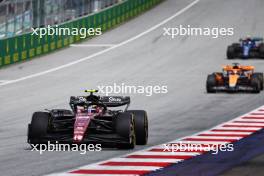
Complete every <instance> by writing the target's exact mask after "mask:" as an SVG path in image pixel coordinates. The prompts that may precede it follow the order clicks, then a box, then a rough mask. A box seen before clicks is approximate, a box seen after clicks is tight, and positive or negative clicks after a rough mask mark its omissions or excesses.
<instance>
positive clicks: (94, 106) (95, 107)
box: [88, 105, 97, 113]
mask: <svg viewBox="0 0 264 176" xmlns="http://www.w3.org/2000/svg"><path fill="white" fill-rule="evenodd" d="M96 112H97V106H96V105H91V106H89V107H88V113H96Z"/></svg>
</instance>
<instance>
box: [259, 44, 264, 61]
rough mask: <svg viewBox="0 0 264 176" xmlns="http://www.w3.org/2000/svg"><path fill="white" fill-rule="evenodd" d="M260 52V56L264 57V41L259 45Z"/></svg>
mask: <svg viewBox="0 0 264 176" xmlns="http://www.w3.org/2000/svg"><path fill="white" fill-rule="evenodd" d="M259 54H260V57H262V58H264V43H262V44H260V46H259Z"/></svg>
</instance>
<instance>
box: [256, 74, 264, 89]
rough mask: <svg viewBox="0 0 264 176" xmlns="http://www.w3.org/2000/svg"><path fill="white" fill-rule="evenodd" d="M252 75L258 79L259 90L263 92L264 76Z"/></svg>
mask: <svg viewBox="0 0 264 176" xmlns="http://www.w3.org/2000/svg"><path fill="white" fill-rule="evenodd" d="M253 75H256V77H257V78H258V79H259V81H260V90H263V84H264V83H263V81H264V76H263V73H258V72H256V73H254V74H253Z"/></svg>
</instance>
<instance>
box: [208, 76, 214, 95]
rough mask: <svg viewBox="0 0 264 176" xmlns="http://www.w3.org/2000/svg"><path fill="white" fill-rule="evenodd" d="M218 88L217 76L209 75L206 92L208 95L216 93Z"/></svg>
mask: <svg viewBox="0 0 264 176" xmlns="http://www.w3.org/2000/svg"><path fill="white" fill-rule="evenodd" d="M215 86H216V79H215V75H214V74H211V75H208V77H207V81H206V91H207V93H215V92H216V91H215V90H214V87H215Z"/></svg>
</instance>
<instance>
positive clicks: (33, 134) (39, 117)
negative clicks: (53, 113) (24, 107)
mask: <svg viewBox="0 0 264 176" xmlns="http://www.w3.org/2000/svg"><path fill="white" fill-rule="evenodd" d="M49 120H50V115H49V113H48V112H35V113H34V114H33V116H32V120H31V124H29V125H28V142H29V143H31V144H37V143H42V139H43V137H45V136H46V135H47V133H48V128H49Z"/></svg>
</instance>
